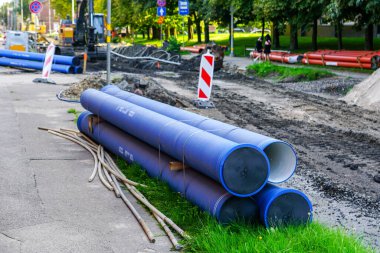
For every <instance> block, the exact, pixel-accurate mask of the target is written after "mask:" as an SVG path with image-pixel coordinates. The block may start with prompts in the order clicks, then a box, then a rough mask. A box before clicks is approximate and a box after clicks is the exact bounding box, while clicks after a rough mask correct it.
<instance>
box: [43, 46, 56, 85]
mask: <svg viewBox="0 0 380 253" xmlns="http://www.w3.org/2000/svg"><path fill="white" fill-rule="evenodd" d="M54 52H55V46H54V44H53V43H50V45H49V46H48V47H47V49H46V56H45V62H44V67H43V69H42V78H45V79H48V78H49V75H50V72H51V67H52V65H53V58H54Z"/></svg>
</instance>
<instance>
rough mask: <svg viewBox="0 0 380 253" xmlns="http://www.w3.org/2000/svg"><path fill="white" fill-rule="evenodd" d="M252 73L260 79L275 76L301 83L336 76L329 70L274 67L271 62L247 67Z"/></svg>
mask: <svg viewBox="0 0 380 253" xmlns="http://www.w3.org/2000/svg"><path fill="white" fill-rule="evenodd" d="M247 70H248V72H249V73H250V72H251V73H254V74H256V75H257V76H259V77H268V76H270V75H275V76H277V77H278V79H279V80H284V79H287V78H291V79H292V80H294V81H296V82H299V81H313V80H318V79H320V78H324V77H331V76H333V75H334V74H333V73H331V72H330V71H327V70H322V69H313V68H305V67H295V68H293V67H285V66H278V65H274V64H272V63H270V62H263V63H257V64H252V65H249V66H247Z"/></svg>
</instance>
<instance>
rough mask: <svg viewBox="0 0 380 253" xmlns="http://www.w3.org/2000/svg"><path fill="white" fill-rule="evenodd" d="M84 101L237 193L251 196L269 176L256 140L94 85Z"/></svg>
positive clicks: (113, 122) (104, 117) (90, 109)
mask: <svg viewBox="0 0 380 253" xmlns="http://www.w3.org/2000/svg"><path fill="white" fill-rule="evenodd" d="M80 101H81V104H82V106H83V107H84V108H85V109H87V110H88V111H90V112H92V113H94V114H96V115H98V116H99V117H101V118H103V119H104V120H106V121H108V122H109V123H111V124H113V125H114V126H117V127H119V128H120V129H122V130H123V131H125V132H126V133H129V134H131V135H133V136H135V137H137V138H138V139H140V140H142V141H144V142H145V143H148V144H150V145H151V146H153V147H154V148H157V149H159V150H160V151H161V152H165V153H167V154H168V155H170V156H172V157H174V158H176V159H177V160H179V161H184V162H185V163H186V164H187V165H189V166H191V167H192V168H194V169H195V170H198V171H199V172H201V173H203V174H204V175H207V176H209V177H210V178H212V179H214V180H216V181H218V182H220V183H221V184H222V185H223V187H224V188H225V189H226V190H227V191H229V192H230V193H231V194H233V195H236V196H239V197H248V196H252V195H254V194H256V193H257V192H258V191H260V189H261V188H263V187H264V185H265V184H266V182H267V180H268V176H269V161H268V159H267V157H266V155H265V154H264V153H263V152H262V150H260V149H258V148H257V147H255V146H253V145H251V144H237V143H235V142H232V141H229V140H226V139H224V138H221V137H219V136H216V135H214V134H211V133H208V132H206V131H203V130H200V129H198V128H195V127H192V126H190V125H187V124H184V123H182V122H179V121H177V120H174V119H171V118H168V117H166V116H163V115H161V114H158V113H155V112H153V111H150V110H148V109H145V108H143V107H140V106H137V105H135V104H132V103H129V102H127V101H124V100H121V99H118V98H115V97H113V96H110V95H108V94H105V93H103V92H100V91H97V90H94V89H88V90H86V91H84V92H83V93H82V95H81V99H80Z"/></svg>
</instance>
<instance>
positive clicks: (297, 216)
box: [265, 190, 312, 227]
mask: <svg viewBox="0 0 380 253" xmlns="http://www.w3.org/2000/svg"><path fill="white" fill-rule="evenodd" d="M311 220H312V206H311V203H310V201H309V199H308V198H307V197H306V196H305V195H304V194H302V193H301V192H299V191H296V190H292V191H287V192H286V193H283V194H281V195H279V196H278V197H276V198H275V199H274V200H273V201H272V202H271V204H270V206H269V207H268V208H267V210H266V215H265V225H266V226H267V227H279V226H288V225H305V224H307V223H308V222H311Z"/></svg>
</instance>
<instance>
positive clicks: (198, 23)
mask: <svg viewBox="0 0 380 253" xmlns="http://www.w3.org/2000/svg"><path fill="white" fill-rule="evenodd" d="M194 21H195V27H196V29H197V38H198V43H201V42H202V27H201V20H200V19H199V18H198V17H197V15H196V14H195V13H194Z"/></svg>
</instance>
